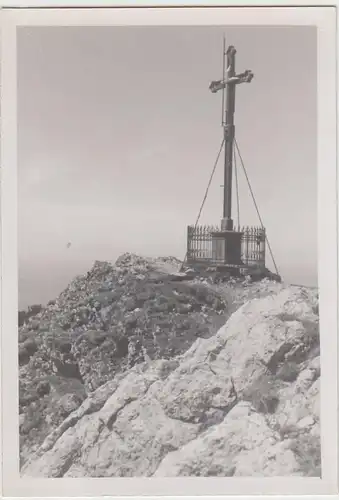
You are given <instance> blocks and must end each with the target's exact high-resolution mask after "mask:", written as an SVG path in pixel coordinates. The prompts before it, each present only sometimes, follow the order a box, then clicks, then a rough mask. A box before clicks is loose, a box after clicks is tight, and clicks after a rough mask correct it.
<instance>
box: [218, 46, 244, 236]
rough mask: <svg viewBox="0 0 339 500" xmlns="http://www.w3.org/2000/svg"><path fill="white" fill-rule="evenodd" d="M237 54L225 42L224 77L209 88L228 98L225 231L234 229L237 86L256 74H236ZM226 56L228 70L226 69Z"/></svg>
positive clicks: (225, 101) (225, 109) (225, 111)
mask: <svg viewBox="0 0 339 500" xmlns="http://www.w3.org/2000/svg"><path fill="white" fill-rule="evenodd" d="M235 54H236V50H235V48H234V47H233V45H231V46H229V47H228V49H227V52H225V42H224V51H223V58H224V71H223V73H224V74H223V79H222V80H217V81H213V82H212V83H211V84H210V86H209V89H210V90H211V92H212V93H216V92H218V91H219V90H222V91H223V92H224V91H225V90H226V98H225V99H224V98H223V109H222V113H223V123H222V125H223V128H224V141H225V161H224V186H223V187H224V206H223V218H222V222H221V229H222V230H223V231H233V220H232V170H233V147H234V135H235V127H234V112H235V88H236V85H239V84H241V83H250V82H251V81H252V79H253V77H254V74H253V73H252V71H250V70H246V71H244V72H243V73H239V74H236V72H235ZM225 56H226V68H227V69H226V71H225Z"/></svg>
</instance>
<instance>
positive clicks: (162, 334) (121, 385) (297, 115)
mask: <svg viewBox="0 0 339 500" xmlns="http://www.w3.org/2000/svg"><path fill="white" fill-rule="evenodd" d="M245 10H246V9H245ZM258 19H260V18H258ZM31 24H32V25H26V26H24V25H21V26H17V27H16V63H15V64H16V131H17V136H16V177H15V190H16V200H17V203H16V205H17V207H16V209H15V213H16V226H17V233H16V234H17V236H16V238H17V240H16V241H17V263H16V265H17V274H16V276H17V280H16V282H17V301H16V312H15V314H16V322H17V328H16V332H17V333H15V332H14V333H13V332H12V334H11V335H12V336H13V337H15V339H16V349H17V351H16V353H17V354H16V359H17V361H15V360H14V359H13V365H15V364H16V366H17V373H18V378H17V379H16V380H17V400H16V401H17V402H16V404H17V420H16V422H17V425H16V432H17V433H18V439H17V441H16V442H17V447H18V450H17V454H18V458H19V464H18V470H19V476H18V477H20V478H24V479H25V478H26V479H29V480H35V479H38V478H40V479H41V478H44V479H52V478H53V479H59V480H60V481H61V480H64V479H69V478H77V479H84V478H154V479H158V480H159V479H161V478H180V477H194V478H210V479H212V478H256V479H262V480H264V479H266V478H271V479H272V478H286V479H288V478H305V479H309V480H319V481H321V480H322V479H323V478H324V462H323V460H324V451H323V449H322V443H323V438H322V435H323V428H324V427H327V426H326V423H324V420H323V418H325V417H324V416H323V410H322V404H323V403H322V402H321V401H322V398H323V392H322V390H323V383H322V377H323V370H326V366H324V362H323V359H324V358H323V356H324V351H326V349H327V355H329V356H330V352H329V351H331V348H330V349H329V346H330V345H332V346H334V351H335V349H336V343H335V342H336V341H335V329H336V325H334V327H333V328H332V330H330V329H329V328H327V329H326V331H325V329H324V328H323V323H322V321H323V316H322V311H323V310H324V311H325V310H326V306H325V305H324V309H323V303H322V302H321V303H319V301H320V300H324V299H323V297H325V296H327V295H326V293H328V292H326V290H325V288H326V287H325V285H324V295H323V296H322V283H324V281H325V280H323V282H321V280H320V275H319V269H320V267H319V265H320V264H319V258H320V257H319V256H320V254H321V255H322V256H323V258H324V255H325V252H323V250H322V249H321V245H320V243H319V241H320V236H319V234H320V231H322V233H321V234H323V233H324V230H325V229H324V228H323V227H322V226H323V225H326V219H325V218H322V220H320V219H321V218H320V216H319V214H318V211H319V192H320V191H322V195H321V196H322V197H324V196H325V198H326V194H325V195H324V189H320V188H319V182H321V181H319V178H320V174H319V157H320V156H319V142H318V134H319V116H318V92H319V88H318V85H319V84H318V70H319V67H318V65H319V64H320V62H319V54H320V52H319V48H318V44H319V31H318V29H317V26H315V25H312V23H310V24H308V23H301V24H300V25H297V24H291V25H288V24H283V23H282V24H281V25H279V24H274V23H272V24H271V25H270V24H269V23H267V22H265V23H262V24H261V23H260V21H258V22H257V23H244V24H241V23H234V22H230V23H229V24H228V23H227V16H225V22H224V23H220V22H219V23H217V24H213V23H210V24H209V25H199V24H198V23H197V24H195V25H194V24H192V23H191V24H187V25H183V24H177V25H175V24H173V25H166V24H164V25H161V23H159V25H156V24H154V23H153V24H152V23H149V24H148V23H147V22H145V23H144V24H141V23H139V24H138V23H135V24H131V25H123V23H122V24H121V25H106V26H105V25H86V24H85V23H84V25H79V23H78V25H75V24H74V25H72V23H70V25H56V24H53V25H52V23H51V24H50V25H49V23H46V25H42V23H40V25H34V23H31ZM37 24H39V23H37ZM334 103H335V101H334V100H333V104H334ZM334 163H335V159H334ZM323 168H325V167H323ZM328 168H329V169H330V168H332V172H333V171H335V166H334V170H333V164H332V167H331V166H330V165H329V164H328ZM7 175H8V174H7ZM5 179H6V178H5ZM332 179H333V177H332ZM13 185H14V184H13ZM3 189H5V187H3ZM331 193H332V194H333V190H332V191H329V192H328V197H330V196H332V194H331ZM8 198H9V196H7V199H8ZM332 199H333V198H332ZM332 206H333V204H332ZM324 207H325V205H324ZM325 215H326V214H325ZM332 216H333V217H335V209H334V212H333V214H332ZM319 223H320V226H321V227H319ZM328 224H329V226H328V227H331V228H332V229H333V225H332V226H331V223H330V222H328ZM333 237H334V238H336V237H335V235H332V240H331V241H333ZM322 241H323V240H322ZM7 254H8V250H7ZM330 265H332V264H330V262H328V266H330ZM3 266H4V264H3ZM333 266H334V267H333V276H334V282H335V281H336V276H335V274H334V273H335V272H336V267H335V263H334V264H333ZM4 293H5V292H4V290H3V291H2V294H4ZM333 298H334V300H335V292H333ZM327 317H328V319H329V317H330V316H329V315H327ZM331 317H332V318H333V317H335V311H334V309H333V310H332V316H331ZM324 331H325V334H324ZM323 335H327V337H328V338H327V340H323ZM330 339H332V340H330ZM3 342H4V340H3ZM326 342H327V343H326ZM330 342H332V344H330ZM323 343H324V347H323ZM323 349H324V351H323ZM332 351H333V349H332ZM331 363H333V359H332V361H331ZM325 365H326V363H325ZM329 366H330V364H328V367H329ZM331 366H332V365H331ZM327 373H329V368H328V369H327ZM333 373H334V372H333ZM4 380H6V379H5V378H4ZM327 380H328V379H327ZM335 385H336V381H335V380H334V382H333V388H335ZM13 386H14V384H13ZM331 394H332V393H331ZM325 397H327V396H325V395H324V398H325ZM329 397H332V396H329ZM332 407H333V406H332ZM332 407H331V406H328V408H332ZM334 407H335V406H334ZM333 418H334V415H333ZM4 432H5V430H4ZM57 482H58V481H56V483H57Z"/></svg>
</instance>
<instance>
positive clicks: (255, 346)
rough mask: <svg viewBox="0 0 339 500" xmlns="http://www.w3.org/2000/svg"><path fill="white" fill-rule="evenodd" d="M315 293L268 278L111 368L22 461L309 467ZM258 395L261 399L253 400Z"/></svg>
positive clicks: (207, 472)
mask: <svg viewBox="0 0 339 500" xmlns="http://www.w3.org/2000/svg"><path fill="white" fill-rule="evenodd" d="M138 272H141V271H140V270H139V271H138ZM142 272H144V271H142ZM315 305H316V300H315V298H314V295H313V294H312V293H311V292H307V291H306V290H304V289H301V288H289V287H280V286H279V288H278V290H277V293H275V294H268V295H267V296H264V297H263V298H258V299H253V300H250V301H249V302H247V303H246V304H244V305H243V306H242V307H240V308H239V309H238V310H237V311H236V312H235V313H234V314H233V315H232V316H231V317H230V318H229V320H228V321H227V323H226V325H225V326H223V327H222V328H220V330H219V331H218V332H217V334H215V335H214V336H212V337H210V338H207V339H202V338H199V339H197V340H196V341H195V342H194V344H193V345H191V347H190V348H189V349H188V350H186V352H184V353H182V354H180V355H179V356H177V357H175V358H174V359H167V360H166V359H158V360H153V361H152V360H148V362H144V363H139V364H136V365H135V366H133V367H131V368H129V369H127V370H126V371H122V372H119V373H117V374H116V375H115V376H114V377H113V378H112V380H110V381H108V382H107V383H106V384H104V385H103V386H101V387H99V388H98V389H96V390H94V391H93V392H92V393H91V395H90V397H88V398H87V399H86V400H85V401H84V402H83V403H82V405H81V406H80V407H79V408H78V409H76V410H75V411H74V412H73V413H71V414H70V415H69V416H68V417H67V418H66V419H65V420H64V422H62V423H61V424H60V425H59V426H58V427H57V428H56V429H55V430H54V431H53V432H52V433H51V434H50V435H49V436H47V437H46V439H45V441H44V443H43V444H42V445H41V446H40V448H39V449H38V450H36V452H35V453H34V454H32V455H31V457H30V459H29V460H27V462H26V463H25V464H24V466H23V468H22V473H23V474H24V475H27V476H33V477H84V476H86V477H118V476H122V477H131V476H147V477H150V476H158V477H161V476H179V475H185V476H187V475H195V476H271V477H273V476H291V475H293V476H309V475H315V476H316V475H319V474H320V470H321V463H320V434H319V387H320V378H319V376H320V369H319V359H318V354H317V346H319V333H318V315H317V310H316V307H315ZM292 362H293V363H294V364H293V367H294V370H296V372H297V373H296V375H294V376H293V377H291V378H288V377H286V370H287V371H288V370H289V369H290V368H289V367H290V366H291V365H290V364H287V365H286V366H287V368H286V369H285V372H284V376H283V377H282V376H281V373H282V371H284V370H281V367H282V366H284V364H285V363H292ZM268 399H269V400H272V399H274V400H275V404H274V405H273V406H272V407H271V408H268V406H267V404H266V406H265V405H261V404H260V403H261V402H262V401H267V400H268ZM310 456H312V459H310Z"/></svg>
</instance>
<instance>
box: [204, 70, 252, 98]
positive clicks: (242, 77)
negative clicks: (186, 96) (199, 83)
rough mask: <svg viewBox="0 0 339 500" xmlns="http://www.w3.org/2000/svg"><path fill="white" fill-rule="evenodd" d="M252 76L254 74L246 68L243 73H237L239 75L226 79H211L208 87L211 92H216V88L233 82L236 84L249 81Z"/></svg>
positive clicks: (219, 88) (218, 88)
mask: <svg viewBox="0 0 339 500" xmlns="http://www.w3.org/2000/svg"><path fill="white" fill-rule="evenodd" d="M253 77H254V74H253V73H252V71H251V70H249V69H247V70H246V71H244V72H243V73H239V75H234V76H232V77H230V78H228V79H226V80H216V81H213V82H212V83H211V84H210V86H209V89H210V91H211V92H213V93H216V92H218V90H222V89H224V88H225V87H226V86H227V85H230V84H233V85H238V84H240V83H250V82H251V81H252V79H253Z"/></svg>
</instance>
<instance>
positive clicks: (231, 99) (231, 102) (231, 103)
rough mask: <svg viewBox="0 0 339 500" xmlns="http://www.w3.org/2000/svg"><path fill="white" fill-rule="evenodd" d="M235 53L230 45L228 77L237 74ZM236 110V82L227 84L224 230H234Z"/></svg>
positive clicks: (227, 54)
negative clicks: (233, 184)
mask: <svg viewBox="0 0 339 500" xmlns="http://www.w3.org/2000/svg"><path fill="white" fill-rule="evenodd" d="M235 54H236V50H235V48H234V47H232V46H231V47H229V48H228V49H227V52H226V56H227V65H226V67H227V78H233V77H234V76H235ZM234 112H235V84H233V85H227V86H226V100H225V122H224V139H225V161H224V207H223V221H222V227H221V229H222V230H223V231H232V229H233V220H232V175H233V165H232V161H233V143H234V131H235V128H234Z"/></svg>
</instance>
